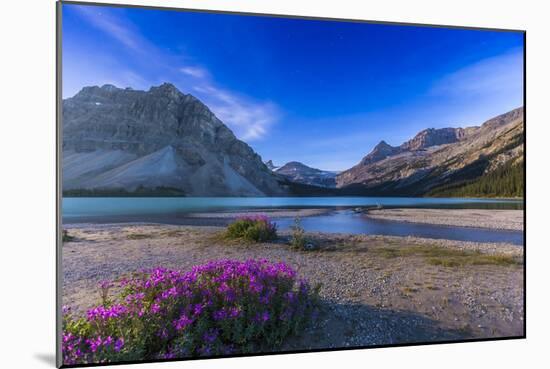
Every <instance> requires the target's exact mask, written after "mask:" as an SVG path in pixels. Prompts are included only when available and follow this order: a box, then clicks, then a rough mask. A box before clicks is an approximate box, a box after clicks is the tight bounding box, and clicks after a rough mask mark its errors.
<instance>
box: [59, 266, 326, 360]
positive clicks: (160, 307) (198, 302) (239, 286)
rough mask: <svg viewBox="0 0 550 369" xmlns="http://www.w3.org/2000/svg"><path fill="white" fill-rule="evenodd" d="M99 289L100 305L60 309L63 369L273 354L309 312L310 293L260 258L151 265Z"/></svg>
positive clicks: (285, 270)
mask: <svg viewBox="0 0 550 369" xmlns="http://www.w3.org/2000/svg"><path fill="white" fill-rule="evenodd" d="M111 287H116V289H117V290H119V291H120V292H119V293H118V295H117V296H115V297H114V298H108V297H107V296H106V295H107V293H108V291H109V289H110V288H111ZM100 288H101V292H102V300H103V302H104V304H103V305H100V306H97V307H95V308H93V309H90V310H89V311H88V312H87V316H86V317H81V318H77V317H73V315H72V314H71V312H70V310H69V309H64V312H63V313H64V318H63V338H62V353H63V363H64V364H65V365H74V364H88V363H106V362H116V361H134V360H148V359H159V358H160V359H170V358H180V357H193V356H218V355H228V354H233V353H250V352H261V351H266V350H273V349H276V348H277V346H278V345H280V344H281V343H282V341H283V340H284V339H285V338H286V337H288V336H289V335H292V334H296V333H298V332H299V331H300V330H301V329H302V328H303V327H304V325H305V324H306V323H307V322H308V321H309V320H310V319H312V318H313V315H314V314H316V310H317V308H316V306H317V295H318V294H317V290H318V288H315V289H311V288H310V286H309V284H308V283H307V281H305V280H301V279H298V278H297V276H296V272H295V271H294V270H293V269H291V268H290V267H288V266H287V265H286V264H284V263H278V264H274V263H270V262H268V261H267V260H248V261H245V262H241V261H233V260H223V261H215V262H209V263H207V264H205V265H200V266H196V267H194V268H193V269H192V270H191V271H190V272H187V273H182V272H179V271H174V270H167V269H162V268H158V269H154V270H152V271H148V272H139V273H135V274H133V275H132V276H131V277H130V278H127V279H123V280H120V281H117V282H105V281H104V282H101V283H100Z"/></svg>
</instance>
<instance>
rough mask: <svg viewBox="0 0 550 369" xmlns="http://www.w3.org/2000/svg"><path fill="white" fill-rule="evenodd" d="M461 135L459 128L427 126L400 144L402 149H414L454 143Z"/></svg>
mask: <svg viewBox="0 0 550 369" xmlns="http://www.w3.org/2000/svg"><path fill="white" fill-rule="evenodd" d="M460 137H461V129H459V128H439V129H435V128H428V129H425V130H423V131H420V132H419V133H418V134H417V135H416V136H414V138H413V139H411V140H409V141H407V142H405V143H404V144H403V145H401V148H402V149H403V150H409V151H415V150H422V149H425V148H428V147H430V146H436V145H444V144H449V143H454V142H457V141H458V140H459V138H460Z"/></svg>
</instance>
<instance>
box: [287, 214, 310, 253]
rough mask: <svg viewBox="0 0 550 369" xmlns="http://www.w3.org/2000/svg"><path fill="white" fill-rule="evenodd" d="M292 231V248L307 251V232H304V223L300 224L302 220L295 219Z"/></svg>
mask: <svg viewBox="0 0 550 369" xmlns="http://www.w3.org/2000/svg"><path fill="white" fill-rule="evenodd" d="M291 229H292V237H291V239H290V244H291V245H292V247H294V248H297V249H301V250H303V249H305V247H306V244H307V238H306V232H305V231H304V228H302V223H301V222H300V218H295V219H294V225H293V226H292V227H291Z"/></svg>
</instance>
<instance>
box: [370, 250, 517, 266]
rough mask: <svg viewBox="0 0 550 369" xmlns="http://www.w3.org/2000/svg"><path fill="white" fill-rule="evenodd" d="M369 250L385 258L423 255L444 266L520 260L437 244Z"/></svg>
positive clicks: (512, 263) (429, 261)
mask: <svg viewBox="0 0 550 369" xmlns="http://www.w3.org/2000/svg"><path fill="white" fill-rule="evenodd" d="M371 252H374V253H376V254H378V255H379V256H382V257H385V258H397V257H408V256H420V257H424V258H425V259H426V261H427V262H428V264H431V265H440V266H444V267H460V266H466V265H501V266H509V265H517V264H521V261H520V260H518V259H517V258H516V257H513V256H510V255H490V254H484V253H482V252H480V251H478V250H475V251H470V250H457V249H452V248H447V247H439V246H409V247H401V248H391V247H382V248H377V249H372V250H371Z"/></svg>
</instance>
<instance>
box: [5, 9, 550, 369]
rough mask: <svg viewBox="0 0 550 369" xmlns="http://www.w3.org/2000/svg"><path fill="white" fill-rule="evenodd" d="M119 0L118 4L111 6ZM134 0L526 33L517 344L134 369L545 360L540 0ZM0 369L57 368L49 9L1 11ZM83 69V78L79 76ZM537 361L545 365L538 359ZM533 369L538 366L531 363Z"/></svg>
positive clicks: (545, 165)
mask: <svg viewBox="0 0 550 369" xmlns="http://www.w3.org/2000/svg"><path fill="white" fill-rule="evenodd" d="M111 2H114V3H119V2H122V1H117V0H111ZM127 2H131V3H134V4H148V5H164V6H173V7H187V8H202V9H218V10H233V11H248V12H260V13H276V14H292V15H310V16H321V17H338V18H356V19H368V20H383V21H397V22H414V23H431V24H448V25H461V26H483V27H497V28H514V29H526V30H527V50H528V51H527V53H528V54H527V96H528V103H527V127H528V129H527V142H528V144H527V148H528V150H527V152H528V155H527V178H528V181H527V193H528V195H527V199H528V203H527V209H528V211H527V217H528V220H527V245H528V253H527V275H528V277H527V281H528V283H527V285H528V286H527V291H528V293H527V322H528V323H527V336H528V338H527V339H526V340H515V341H501V342H484V343H468V344H451V345H435V346H434V345H432V346H423V347H405V348H388V349H373V350H356V351H343V352H328V353H313V354H301V355H278V356H266V357H250V358H238V359H222V360H206V361H194V362H176V363H164V364H144V365H141V366H140V368H157V367H158V368H167V369H168V368H176V367H178V368H181V367H185V368H219V367H220V366H222V367H224V368H239V369H246V368H258V367H262V368H263V369H268V368H280V367H289V368H290V367H295V366H302V367H314V366H315V367H318V368H333V367H345V366H351V367H371V368H372V367H383V368H391V367H397V366H406V367H407V368H442V367H444V368H445V369H448V368H465V367H467V368H468V367H474V368H476V367H485V368H496V367H498V368H519V367H522V366H530V365H528V364H532V365H534V366H537V367H541V366H544V365H547V364H548V356H547V354H548V352H545V351H547V350H548V347H549V345H548V342H549V338H548V334H547V333H548V328H549V325H548V315H549V311H550V309H549V307H548V305H547V302H548V298H547V294H548V293H549V292H550V289H549V288H548V282H549V281H550V279H549V276H548V272H547V271H548V269H550V253H549V252H548V250H549V248H550V243H549V241H548V233H546V232H545V229H548V227H549V225H550V223H549V217H548V215H547V214H545V210H546V209H548V206H547V205H548V201H547V198H548V194H547V193H546V192H545V190H548V188H549V183H550V178H549V177H548V175H547V173H548V171H549V170H550V166H549V161H550V155H549V149H550V147H549V143H548V139H549V138H548V133H549V129H548V125H549V124H550V121H549V119H548V117H549V111H550V110H549V107H550V94H549V91H550V83H549V82H550V81H549V73H548V69H549V68H550V60H549V53H550V46H549V45H550V42H549V38H548V36H549V32H548V23H549V20H548V16H549V15H550V12H548V10H545V9H544V8H543V4H545V3H546V2H545V1H525V0H524V1H517V0H514V1H507V0H490V1H489V0H475V1H470V0H448V1H442V0H434V1H428V0H401V1H392V0H383V1H382V0H377V1H373V2H369V1H365V0H334V1H325V2H321V1H320V0H316V1H306V0H264V1H258V0H255V1H254V0H231V1H229V0H225V1H224V0H209V1H205V0H202V1H201V0H193V1H191V0H189V1H183V0H177V1H176V0H164V1H162V0H146V1H144V0H142V1H138V0H127ZM0 14H1V18H2V19H1V21H0V37H1V41H2V42H1V44H0V45H1V49H0V50H1V56H0V63H1V68H0V71H1V73H2V74H1V75H2V78H1V79H0V104H1V105H0V107H1V109H0V113H1V114H0V124H1V127H0V132H1V133H0V140H1V141H0V150H1V153H0V154H1V155H0V160H1V161H0V163H1V167H0V168H1V172H0V173H2V174H1V175H0V186H1V187H0V189H1V191H0V195H1V196H2V200H1V202H0V224H1V225H0V230H1V233H0V247H1V250H2V253H1V254H0V263H1V264H0V273H1V274H0V275H1V279H0V296H1V298H0V319H1V320H0V356H1V357H0V363H1V364H0V366H2V367H4V368H16V367H24V368H40V367H50V368H51V367H53V366H54V352H55V347H54V337H55V336H54V330H55V319H54V317H55V312H54V310H55V309H54V306H55V297H54V296H55V288H54V286H55V120H54V119H55V3H54V1H53V0H32V1H31V0H11V1H9V2H8V1H3V2H2V4H1V12H0ZM83 73H85V71H83ZM544 362H546V363H547V364H543V363H544ZM535 363H537V364H535Z"/></svg>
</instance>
